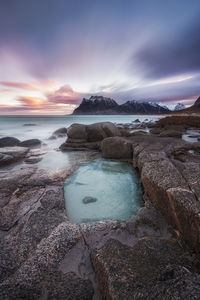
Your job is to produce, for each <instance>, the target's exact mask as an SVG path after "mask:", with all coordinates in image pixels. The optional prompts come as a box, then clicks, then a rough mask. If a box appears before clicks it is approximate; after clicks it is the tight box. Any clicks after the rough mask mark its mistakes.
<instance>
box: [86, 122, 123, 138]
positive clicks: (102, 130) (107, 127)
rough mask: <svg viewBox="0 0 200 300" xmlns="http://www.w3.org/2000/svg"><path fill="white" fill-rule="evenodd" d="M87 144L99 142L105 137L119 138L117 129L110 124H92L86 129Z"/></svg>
mask: <svg viewBox="0 0 200 300" xmlns="http://www.w3.org/2000/svg"><path fill="white" fill-rule="evenodd" d="M86 130H87V135H88V142H96V141H101V140H103V139H104V138H106V137H111V136H120V135H121V134H120V131H119V129H118V128H117V127H116V126H115V125H114V124H113V123H111V122H102V123H94V124H91V125H88V126H87V127H86Z"/></svg>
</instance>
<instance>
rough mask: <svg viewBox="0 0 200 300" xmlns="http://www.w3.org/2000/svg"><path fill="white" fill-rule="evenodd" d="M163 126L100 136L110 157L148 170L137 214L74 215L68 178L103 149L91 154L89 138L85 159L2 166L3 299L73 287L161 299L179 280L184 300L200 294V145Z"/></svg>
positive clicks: (87, 294)
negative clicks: (83, 220)
mask: <svg viewBox="0 0 200 300" xmlns="http://www.w3.org/2000/svg"><path fill="white" fill-rule="evenodd" d="M84 126H85V125H84ZM113 126H114V125H113ZM175 126H176V127H175ZM159 128H160V127H159V126H153V127H151V128H150V130H154V132H155V129H156V130H157V132H158V129H159ZM95 130H97V129H95ZM98 130H99V129H98ZM121 130H122V129H121ZM126 130H127V129H126ZM160 130H161V131H160V133H156V134H153V133H151V132H150V133H147V132H146V133H143V134H141V133H140V134H136V135H132V136H128V137H127V136H113V137H106V138H104V139H103V141H101V142H100V143H96V144H97V146H98V147H99V148H97V149H96V150H100V151H101V152H100V155H102V156H103V157H105V158H112V159H125V160H129V161H132V164H133V167H134V168H136V169H137V170H138V171H139V173H140V177H141V181H142V184H143V188H144V195H143V199H144V208H142V209H141V210H140V211H139V213H138V214H137V216H136V217H134V218H133V219H131V220H128V221H123V222H119V221H111V220H110V221H100V222H96V223H91V224H72V223H71V222H70V221H69V218H68V216H67V213H66V209H65V201H64V194H63V181H64V180H65V178H67V177H68V176H70V175H71V174H72V173H73V172H74V170H76V169H77V168H78V167H79V164H80V163H81V162H84V161H89V160H90V159H92V160H93V159H95V158H96V157H97V156H98V155H99V154H98V152H97V151H91V148H90V146H89V144H90V143H92V142H91V141H89V142H87V143H82V144H81V143H80V142H79V149H81V148H84V147H85V150H84V153H83V156H82V158H81V151H80V157H79V160H78V161H77V159H76V157H75V160H74V161H73V160H72V161H73V164H72V165H71V166H70V168H67V169H66V170H65V171H63V170H62V172H60V173H59V172H55V171H53V170H51V172H49V171H47V170H46V171H45V170H40V169H39V168H38V167H37V165H35V166H33V167H30V168H24V169H23V168H22V169H19V170H16V171H5V172H3V173H0V177H1V193H2V195H3V196H2V200H3V201H2V202H1V205H2V211H1V237H0V238H1V284H0V295H2V297H3V299H11V298H12V297H15V298H16V299H18V298H20V297H22V295H23V296H25V297H26V298H27V299H28V298H29V297H32V298H31V299H38V297H41V298H44V297H45V295H48V296H47V297H48V299H53V298H55V297H57V299H64V297H65V295H66V293H67V291H68V293H69V291H70V293H71V294H70V297H79V298H81V299H101V297H102V296H103V297H105V298H106V299H110V298H111V297H113V298H120V297H123V298H130V297H133V296H134V297H136V298H137V297H138V295H142V296H143V297H147V296H150V297H151V298H150V299H154V297H155V293H158V294H157V295H159V297H163V295H164V294H163V290H164V289H165V290H166V289H167V291H168V293H169V297H173V295H174V291H175V292H177V286H176V284H177V283H178V285H179V289H178V291H179V296H180V298H184V297H186V298H187V297H188V296H192V297H194V299H195V297H196V296H198V294H199V290H198V281H199V275H198V273H199V265H198V260H199V258H198V252H199V245H200V243H199V233H200V228H199V225H198V224H199V223H198V222H199V215H198V214H199V209H198V205H199V204H198V202H197V200H196V199H197V198H198V197H199V194H198V193H199V190H198V181H199V178H200V177H199V173H198V172H199V171H200V170H199V167H198V166H199V155H198V153H199V150H200V144H199V142H195V143H189V142H186V141H183V140H181V139H180V138H177V137H176V136H175V137H172V136H171V137H170V135H172V134H173V135H174V131H176V133H177V132H178V133H180V130H181V128H180V127H179V128H177V125H173V128H172V127H171V128H170V130H171V133H169V126H168V125H167V124H165V125H164V127H163V128H161V129H160ZM182 130H186V129H185V128H182ZM166 131H167V134H168V136H164V135H163V134H164V132H165V134H166ZM121 132H124V131H121ZM152 132H153V131H152ZM182 133H183V132H182ZM68 134H69V131H68ZM121 134H122V133H121ZM159 135H161V136H159ZM72 137H73V136H72ZM72 137H71V138H72ZM68 138H69V137H68ZM73 143H74V144H76V147H77V144H78V143H77V142H76V143H75V141H74V142H73ZM73 143H72V144H73ZM86 144H87V145H86ZM70 146H71V145H70ZM116 149H118V150H117V151H116ZM76 150H78V149H76ZM191 150H192V151H194V153H193V154H192V153H191ZM27 151H28V152H30V150H27ZM33 152H34V151H33ZM44 155H45V154H44ZM25 156H26V155H25ZM20 159H22V160H23V159H24V158H20ZM183 167H184V168H183ZM191 168H192V171H191ZM183 170H184V172H183ZM195 182H196V184H195ZM186 194H187V201H185V199H186V198H185V195H186ZM188 199H189V202H188ZM193 219H194V222H193ZM166 221H167V222H168V223H167V222H166ZM194 250H196V251H197V254H195V253H194ZM8 253H9V255H8ZM155 256H156V257H157V259H156V260H154V259H153V257H155ZM137 261H138V262H140V263H139V264H137ZM130 266H132V268H131V269H130ZM113 268H114V270H115V271H114V272H113V271H111V270H113ZM27 274H28V277H27ZM102 274H103V275H104V276H102ZM117 274H119V275H117ZM167 274H170V276H169V275H167ZM160 276H161V277H162V278H165V277H166V276H168V277H167V278H168V279H167V280H166V279H165V280H160V279H159V278H160ZM185 282H187V283H188V284H185ZM108 283H109V284H108ZM127 287H128V288H127ZM191 287H192V288H191ZM101 295H102V296H101ZM17 297H18V298H17ZM69 299H70V298H69Z"/></svg>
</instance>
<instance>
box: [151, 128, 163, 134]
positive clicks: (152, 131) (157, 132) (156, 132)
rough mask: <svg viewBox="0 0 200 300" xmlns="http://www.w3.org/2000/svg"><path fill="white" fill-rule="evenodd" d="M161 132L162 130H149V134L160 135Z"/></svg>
mask: <svg viewBox="0 0 200 300" xmlns="http://www.w3.org/2000/svg"><path fill="white" fill-rule="evenodd" d="M162 131H163V128H159V127H155V128H152V129H150V131H149V132H150V133H151V134H160V133H161V132H162Z"/></svg>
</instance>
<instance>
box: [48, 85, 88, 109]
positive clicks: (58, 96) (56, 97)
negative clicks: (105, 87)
mask: <svg viewBox="0 0 200 300" xmlns="http://www.w3.org/2000/svg"><path fill="white" fill-rule="evenodd" d="M46 96H47V100H48V102H51V103H57V104H61V103H62V104H78V103H79V102H80V98H81V96H82V95H81V94H80V93H78V92H75V91H74V90H73V89H72V88H71V87H70V86H69V85H68V84H66V85H63V86H61V87H60V88H59V89H58V90H56V91H54V92H52V93H48V94H47V95H46Z"/></svg>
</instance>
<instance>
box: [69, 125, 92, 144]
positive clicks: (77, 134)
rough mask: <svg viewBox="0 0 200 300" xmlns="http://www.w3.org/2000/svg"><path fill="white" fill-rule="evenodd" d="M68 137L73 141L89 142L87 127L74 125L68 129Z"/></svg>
mask: <svg viewBox="0 0 200 300" xmlns="http://www.w3.org/2000/svg"><path fill="white" fill-rule="evenodd" d="M67 135H68V137H69V138H72V139H82V140H85V141H87V132H86V125H83V124H76V123H74V124H72V125H71V126H69V127H68V128H67Z"/></svg>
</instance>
